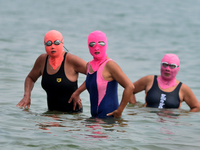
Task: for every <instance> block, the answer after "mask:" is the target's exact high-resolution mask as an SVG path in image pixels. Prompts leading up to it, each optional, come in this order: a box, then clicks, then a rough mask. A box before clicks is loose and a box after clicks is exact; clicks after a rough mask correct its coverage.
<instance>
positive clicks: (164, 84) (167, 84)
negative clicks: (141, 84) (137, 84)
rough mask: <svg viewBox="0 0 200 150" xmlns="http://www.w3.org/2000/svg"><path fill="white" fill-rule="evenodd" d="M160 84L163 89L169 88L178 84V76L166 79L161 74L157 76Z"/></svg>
mask: <svg viewBox="0 0 200 150" xmlns="http://www.w3.org/2000/svg"><path fill="white" fill-rule="evenodd" d="M157 81H158V84H159V86H160V87H161V88H162V89H167V88H170V87H172V86H175V85H176V78H173V79H171V80H165V79H163V78H162V77H161V76H160V77H158V78H157Z"/></svg>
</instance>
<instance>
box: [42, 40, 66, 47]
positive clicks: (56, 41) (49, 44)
mask: <svg viewBox="0 0 200 150" xmlns="http://www.w3.org/2000/svg"><path fill="white" fill-rule="evenodd" d="M53 43H54V44H55V45H59V44H60V43H62V42H61V41H59V40H55V41H54V42H53ZM53 43H52V42H51V41H47V42H46V43H45V45H46V46H51V45H52V44H53Z"/></svg>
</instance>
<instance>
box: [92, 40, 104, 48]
mask: <svg viewBox="0 0 200 150" xmlns="http://www.w3.org/2000/svg"><path fill="white" fill-rule="evenodd" d="M95 44H96V43H95V42H90V43H89V46H90V47H93V46H94V45H95ZM98 44H99V45H101V46H104V45H105V43H104V42H103V41H99V42H98Z"/></svg>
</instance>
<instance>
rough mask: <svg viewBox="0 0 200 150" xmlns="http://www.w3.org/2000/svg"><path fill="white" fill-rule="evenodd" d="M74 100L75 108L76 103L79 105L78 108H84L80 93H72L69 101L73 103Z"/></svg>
mask: <svg viewBox="0 0 200 150" xmlns="http://www.w3.org/2000/svg"><path fill="white" fill-rule="evenodd" d="M72 101H73V110H75V109H76V105H78V108H79V109H81V108H82V103H81V99H80V97H79V95H77V94H76V93H75V92H74V93H73V94H72V95H71V97H70V99H69V101H68V103H71V102H72Z"/></svg>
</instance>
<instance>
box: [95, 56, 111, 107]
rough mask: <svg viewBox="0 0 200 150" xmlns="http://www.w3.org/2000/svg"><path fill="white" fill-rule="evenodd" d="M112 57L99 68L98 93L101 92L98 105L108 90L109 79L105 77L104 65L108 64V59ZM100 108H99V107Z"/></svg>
mask: <svg viewBox="0 0 200 150" xmlns="http://www.w3.org/2000/svg"><path fill="white" fill-rule="evenodd" d="M110 60H111V59H107V60H106V61H105V62H104V63H103V64H102V65H101V66H100V67H99V69H98V70H97V89H98V94H99V96H98V97H99V98H98V107H99V105H100V103H101V101H102V100H103V98H104V96H105V95H106V90H107V84H108V81H107V80H105V79H104V78H103V75H102V73H103V68H104V66H105V65H106V63H107V62H108V61H110ZM97 110H98V108H97Z"/></svg>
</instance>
